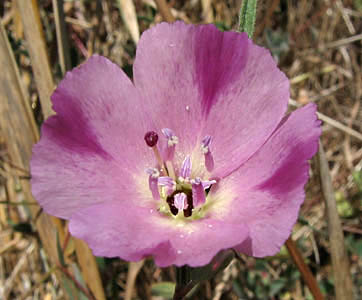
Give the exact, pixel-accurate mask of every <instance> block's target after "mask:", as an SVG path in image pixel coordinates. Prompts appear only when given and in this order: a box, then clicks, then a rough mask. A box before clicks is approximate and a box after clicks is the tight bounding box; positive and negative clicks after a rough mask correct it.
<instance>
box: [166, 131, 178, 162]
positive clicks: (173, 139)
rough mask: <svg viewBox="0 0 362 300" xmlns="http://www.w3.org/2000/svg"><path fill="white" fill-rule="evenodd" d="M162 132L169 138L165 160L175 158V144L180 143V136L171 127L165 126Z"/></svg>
mask: <svg viewBox="0 0 362 300" xmlns="http://www.w3.org/2000/svg"><path fill="white" fill-rule="evenodd" d="M162 133H163V134H164V136H165V137H166V138H167V149H166V153H165V155H166V157H165V160H173V157H174V155H175V146H176V144H177V143H178V137H177V136H176V135H175V134H174V132H173V131H172V130H171V129H169V128H163V129H162Z"/></svg>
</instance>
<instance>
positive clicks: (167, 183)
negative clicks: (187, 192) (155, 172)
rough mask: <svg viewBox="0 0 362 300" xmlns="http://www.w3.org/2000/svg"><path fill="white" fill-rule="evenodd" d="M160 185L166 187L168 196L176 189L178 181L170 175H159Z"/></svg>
mask: <svg viewBox="0 0 362 300" xmlns="http://www.w3.org/2000/svg"><path fill="white" fill-rule="evenodd" d="M158 185H160V186H163V187H165V191H166V196H170V195H171V194H172V193H173V192H174V191H175V190H176V182H175V181H174V180H173V179H172V178H171V177H168V176H161V177H159V178H158Z"/></svg>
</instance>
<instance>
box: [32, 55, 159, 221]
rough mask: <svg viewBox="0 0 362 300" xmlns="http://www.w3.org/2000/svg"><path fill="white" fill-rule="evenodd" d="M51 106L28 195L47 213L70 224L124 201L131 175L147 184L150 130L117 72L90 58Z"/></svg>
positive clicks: (139, 103)
mask: <svg viewBox="0 0 362 300" xmlns="http://www.w3.org/2000/svg"><path fill="white" fill-rule="evenodd" d="M52 102H53V108H54V110H55V111H56V113H57V114H56V115H55V116H52V117H50V118H49V119H48V120H47V121H46V122H45V123H44V124H43V126H42V136H41V139H40V142H39V143H38V144H37V145H36V146H35V147H34V149H33V157H32V160H31V173H32V181H31V183H32V191H33V194H34V196H35V198H36V199H37V200H38V201H39V203H40V204H41V205H42V207H44V209H45V210H46V211H47V212H48V213H50V214H53V215H56V216H58V217H62V218H69V217H70V214H71V213H72V212H73V211H75V210H77V209H79V208H82V207H86V206H88V205H92V204H95V203H101V202H105V201H120V199H121V200H123V198H122V197H121V195H122V192H123V191H122V190H123V189H126V190H128V189H129V188H130V187H132V186H134V184H135V183H134V182H133V179H132V177H131V175H130V174H131V173H132V174H142V176H144V177H145V180H147V179H146V178H147V174H146V173H145V169H146V168H147V167H153V165H150V163H151V164H152V162H153V161H154V158H153V152H152V149H150V148H149V147H147V146H146V144H145V142H144V139H143V138H144V134H145V132H147V131H148V130H149V129H150V128H149V127H150V126H149V125H148V124H147V123H146V120H147V119H146V118H145V117H144V114H143V108H142V101H141V99H140V97H139V95H138V93H137V91H136V90H135V88H134V86H133V85H132V83H131V81H130V80H129V79H128V78H127V76H126V75H125V74H124V73H123V72H122V70H121V69H120V68H119V67H118V66H116V65H115V64H113V63H111V62H110V61H109V60H107V59H105V58H103V57H100V56H93V57H91V58H90V59H89V60H88V61H87V62H86V63H84V64H83V65H81V66H80V67H78V68H76V69H74V70H73V71H71V72H69V73H67V75H66V77H65V79H64V80H63V81H62V82H61V83H60V84H59V86H58V88H57V89H56V90H55V92H54V93H53V95H52ZM140 120H141V121H140ZM146 128H147V130H146ZM146 162H147V163H148V164H147V163H146ZM145 185H146V186H147V181H146V184H145Z"/></svg>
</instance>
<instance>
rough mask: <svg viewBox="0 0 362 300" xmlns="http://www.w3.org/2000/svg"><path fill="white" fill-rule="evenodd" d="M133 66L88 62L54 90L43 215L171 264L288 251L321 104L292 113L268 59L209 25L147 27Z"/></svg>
mask: <svg viewBox="0 0 362 300" xmlns="http://www.w3.org/2000/svg"><path fill="white" fill-rule="evenodd" d="M133 72H134V78H133V82H132V81H131V80H130V79H129V78H127V76H126V75H125V74H124V73H123V72H122V70H121V69H120V68H119V67H118V66H116V65H115V64H113V63H111V62H110V61H109V60H107V59H106V58H104V57H101V56H92V57H91V58H90V59H89V60H88V61H87V62H86V63H84V64H83V65H81V66H80V67H78V68H76V69H74V70H73V71H71V72H69V73H67V75H66V77H65V79H64V80H63V81H62V82H61V83H60V84H59V86H58V88H57V89H56V90H55V92H54V94H53V95H52V102H53V108H54V110H55V111H56V112H57V114H56V115H55V116H52V117H50V118H49V119H48V120H47V121H46V122H45V123H44V125H43V127H42V137H41V140H40V142H39V143H38V144H37V145H36V146H35V147H34V151H33V158H32V161H31V171H32V187H33V194H34V196H35V197H36V199H37V200H38V201H39V203H40V204H41V206H42V207H43V208H44V209H45V211H46V212H48V213H49V214H52V215H55V216H57V217H60V218H64V219H67V220H69V228H70V232H71V233H72V234H73V235H74V236H76V237H78V238H81V239H83V240H85V241H86V242H87V243H88V244H89V246H90V247H91V248H92V249H93V252H94V254H95V255H100V256H108V257H112V256H119V257H121V258H122V259H125V260H130V261H137V260H140V259H142V258H143V257H145V256H149V255H151V256H153V257H154V259H155V261H156V264H157V265H159V266H161V267H162V266H168V265H171V264H174V265H177V266H181V265H184V264H188V265H190V266H201V265H204V264H207V263H209V262H210V260H211V259H212V257H213V256H214V255H215V254H216V253H218V252H219V251H220V250H222V249H228V248H234V249H236V250H238V251H241V252H244V253H247V254H249V255H253V256H256V257H262V256H266V255H273V254H275V253H276V252H278V251H279V249H280V247H281V246H282V244H283V243H284V242H285V240H286V239H287V238H288V236H289V235H290V233H291V230H292V226H293V224H294V223H295V222H296V219H297V215H298V210H299V207H300V205H301V203H302V202H303V200H304V196H305V193H304V185H305V183H306V182H307V180H308V169H309V165H308V162H307V160H308V159H310V158H311V157H312V156H313V155H314V154H315V153H316V151H317V148H318V139H319V136H320V134H321V129H320V122H319V121H318V120H317V118H316V113H315V112H316V107H315V105H307V106H305V107H304V108H301V109H298V110H297V111H295V112H293V113H291V114H289V115H286V116H284V114H285V112H286V110H287V105H288V99H289V82H288V79H287V78H286V77H285V75H284V74H283V73H282V72H281V71H280V70H279V69H278V68H277V66H276V64H275V62H274V60H273V59H272V57H271V56H270V54H269V52H268V51H267V50H265V49H263V48H261V47H258V46H256V45H254V44H253V43H252V41H251V40H249V39H248V38H247V35H246V34H240V33H235V32H220V31H219V30H217V29H216V27H215V26H213V25H202V26H194V25H185V24H183V23H181V22H176V23H174V24H166V23H163V24H160V25H157V26H155V27H153V28H152V29H150V30H147V31H146V32H145V33H144V34H143V35H142V38H141V40H140V42H139V45H138V48H137V54H136V60H135V63H134V68H133ZM145 139H146V143H145ZM152 146H153V147H152Z"/></svg>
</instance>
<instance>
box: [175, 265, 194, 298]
mask: <svg viewBox="0 0 362 300" xmlns="http://www.w3.org/2000/svg"><path fill="white" fill-rule="evenodd" d="M195 284H196V282H194V281H193V280H191V268H190V267H189V266H187V265H185V266H182V267H176V288H175V294H174V296H173V300H182V299H184V297H185V296H186V295H187V294H188V292H189V291H191V289H192V288H193V287H194V286H195Z"/></svg>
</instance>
